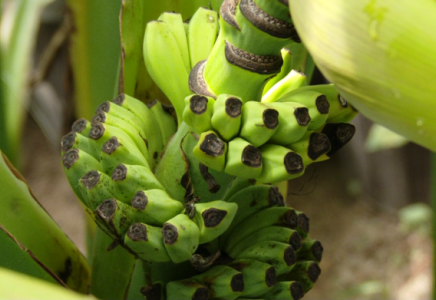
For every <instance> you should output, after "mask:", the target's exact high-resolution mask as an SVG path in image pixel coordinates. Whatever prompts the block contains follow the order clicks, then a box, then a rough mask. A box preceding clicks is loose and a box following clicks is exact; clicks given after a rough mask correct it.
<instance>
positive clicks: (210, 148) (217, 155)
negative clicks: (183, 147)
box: [192, 130, 227, 171]
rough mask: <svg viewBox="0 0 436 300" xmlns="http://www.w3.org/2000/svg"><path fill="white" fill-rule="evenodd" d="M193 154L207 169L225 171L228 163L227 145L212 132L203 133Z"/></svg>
mask: <svg viewBox="0 0 436 300" xmlns="http://www.w3.org/2000/svg"><path fill="white" fill-rule="evenodd" d="M192 153H193V154H194V156H195V157H196V158H197V159H198V160H199V161H200V162H201V163H202V164H204V165H206V166H207V167H209V168H212V169H214V170H217V171H223V170H224V168H225V162H226V155H227V143H225V142H224V141H223V140H221V139H220V138H219V137H218V135H217V134H216V133H215V132H213V131H212V130H210V131H205V132H203V133H201V135H200V139H199V140H198V143H197V145H196V146H195V147H194V149H193V150H192Z"/></svg>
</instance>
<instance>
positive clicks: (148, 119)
mask: <svg viewBox="0 0 436 300" xmlns="http://www.w3.org/2000/svg"><path fill="white" fill-rule="evenodd" d="M113 102H114V103H115V104H117V105H119V106H121V107H124V108H125V109H127V110H129V111H130V112H132V113H133V114H134V115H136V117H137V118H135V119H138V120H139V122H141V123H140V124H142V129H143V130H144V132H145V136H146V139H147V142H148V143H147V145H148V153H149V155H150V157H151V158H150V160H149V164H150V167H151V168H152V169H154V167H155V164H156V163H157V162H158V161H159V154H160V152H161V151H162V150H163V141H162V136H161V134H160V132H159V130H157V129H158V128H159V125H158V123H157V121H156V119H155V117H154V115H153V113H152V112H151V111H150V109H149V108H148V107H147V106H146V105H145V104H144V103H142V102H141V101H139V100H138V99H135V98H133V97H130V96H128V95H126V94H121V95H119V96H118V97H117V98H115V99H114V100H113ZM153 162H154V163H153Z"/></svg>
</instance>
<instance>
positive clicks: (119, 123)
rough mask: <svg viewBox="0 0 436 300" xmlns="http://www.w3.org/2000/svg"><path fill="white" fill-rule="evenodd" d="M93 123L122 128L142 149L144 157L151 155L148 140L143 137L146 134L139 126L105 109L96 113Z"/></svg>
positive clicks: (140, 149)
mask: <svg viewBox="0 0 436 300" xmlns="http://www.w3.org/2000/svg"><path fill="white" fill-rule="evenodd" d="M91 123H92V124H95V123H104V124H107V125H110V126H113V127H118V128H119V129H122V130H123V131H124V132H125V133H127V135H128V136H129V137H130V138H131V139H132V141H133V142H134V143H135V145H136V147H137V148H138V149H139V151H141V153H142V155H143V156H144V158H148V157H149V153H148V148H147V140H145V139H144V138H142V137H143V136H145V134H144V133H143V131H142V130H140V129H139V130H138V129H137V128H135V127H133V126H132V125H130V124H129V123H128V122H126V121H124V120H123V119H120V118H117V117H115V116H113V115H110V114H107V113H105V112H103V111H101V112H98V113H96V114H95V115H94V116H93V117H92V120H91Z"/></svg>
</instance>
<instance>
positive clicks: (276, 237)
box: [228, 226, 301, 257]
mask: <svg viewBox="0 0 436 300" xmlns="http://www.w3.org/2000/svg"><path fill="white" fill-rule="evenodd" d="M267 241H273V242H280V243H284V244H288V245H290V246H292V249H294V251H298V250H299V249H300V248H301V237H300V235H299V234H298V232H297V231H296V230H294V229H289V228H286V227H280V226H270V227H265V228H262V229H260V230H258V231H256V232H254V233H252V234H250V235H249V236H247V237H245V238H244V239H242V240H241V241H240V242H239V243H237V244H236V245H235V246H234V247H233V248H232V249H230V250H229V252H228V254H229V255H230V256H231V257H238V256H239V254H241V252H242V251H244V250H245V249H247V248H248V247H250V246H252V245H254V244H257V243H260V242H267ZM297 253H298V252H297ZM297 257H298V256H297Z"/></svg>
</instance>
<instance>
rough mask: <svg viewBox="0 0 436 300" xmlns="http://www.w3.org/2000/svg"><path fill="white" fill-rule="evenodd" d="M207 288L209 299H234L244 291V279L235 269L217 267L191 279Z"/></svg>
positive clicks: (222, 266)
mask: <svg viewBox="0 0 436 300" xmlns="http://www.w3.org/2000/svg"><path fill="white" fill-rule="evenodd" d="M192 279H194V280H197V281H199V282H201V283H202V284H204V285H205V286H207V287H208V288H209V298H214V299H226V300H227V299H228V300H232V299H236V298H237V297H238V296H240V295H241V293H242V292H243V291H244V278H243V276H242V274H241V273H240V272H238V271H236V270H235V269H233V268H231V267H228V266H224V265H217V266H213V267H212V268H210V269H209V270H207V271H206V272H204V273H202V274H200V275H197V276H194V277H192Z"/></svg>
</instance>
